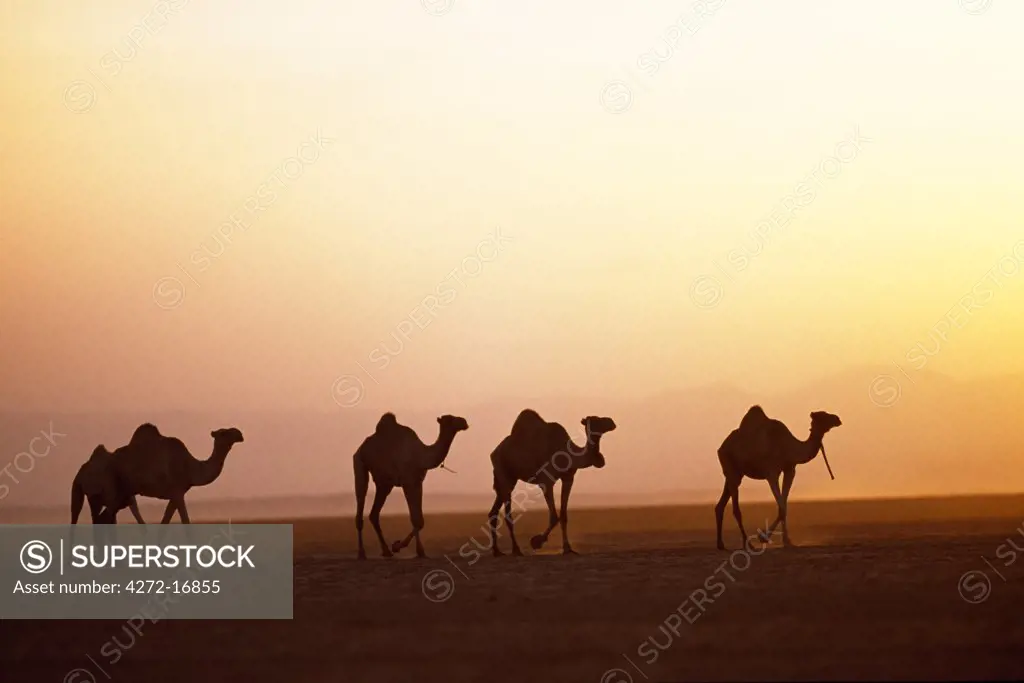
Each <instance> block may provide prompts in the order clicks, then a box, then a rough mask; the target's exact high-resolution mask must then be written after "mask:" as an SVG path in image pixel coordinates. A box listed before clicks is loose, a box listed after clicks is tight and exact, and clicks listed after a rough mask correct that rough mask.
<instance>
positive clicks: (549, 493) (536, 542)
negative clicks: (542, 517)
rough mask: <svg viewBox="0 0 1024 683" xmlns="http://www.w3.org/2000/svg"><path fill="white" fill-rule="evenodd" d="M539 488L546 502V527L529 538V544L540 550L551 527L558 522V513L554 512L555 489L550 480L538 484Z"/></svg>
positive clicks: (546, 539)
mask: <svg viewBox="0 0 1024 683" xmlns="http://www.w3.org/2000/svg"><path fill="white" fill-rule="evenodd" d="M563 485H564V484H563ZM540 490H541V491H542V492H543V493H544V502H545V503H547V504H548V528H547V529H545V530H544V533H543V534H537V535H536V536H534V537H533V538H531V539H530V546H531V547H532V548H533V549H534V550H540V549H541V548H542V547H544V544H545V543H547V541H548V536H549V535H550V534H551V531H552V529H554V528H555V525H556V524H558V513H556V512H555V489H554V488H553V487H552V485H551V482H544V483H543V484H540Z"/></svg>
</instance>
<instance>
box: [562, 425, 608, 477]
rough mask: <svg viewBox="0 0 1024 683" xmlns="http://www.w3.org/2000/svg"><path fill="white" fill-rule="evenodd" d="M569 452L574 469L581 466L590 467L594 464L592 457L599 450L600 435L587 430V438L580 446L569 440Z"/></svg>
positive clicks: (593, 457)
mask: <svg viewBox="0 0 1024 683" xmlns="http://www.w3.org/2000/svg"><path fill="white" fill-rule="evenodd" d="M569 445H570V448H571V449H572V451H571V453H572V455H573V456H575V457H574V458H573V464H574V466H575V468H576V469H580V468H583V467H590V466H592V465H593V464H594V459H595V457H596V456H597V454H598V453H600V452H601V435H600V434H595V433H593V432H590V431H589V430H588V431H587V440H586V442H585V443H584V444H583V447H582V448H578V447H577V446H576V444H574V443H572V442H570V444H569Z"/></svg>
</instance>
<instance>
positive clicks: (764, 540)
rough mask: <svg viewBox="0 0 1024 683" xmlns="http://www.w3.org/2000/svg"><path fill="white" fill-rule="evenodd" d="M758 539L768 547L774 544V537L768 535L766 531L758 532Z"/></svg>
mask: <svg viewBox="0 0 1024 683" xmlns="http://www.w3.org/2000/svg"><path fill="white" fill-rule="evenodd" d="M757 538H758V539H759V540H760V541H761V543H764V544H765V545H768V544H770V543H771V542H772V537H771V536H770V535H768V533H767V532H766V531H758V532H757Z"/></svg>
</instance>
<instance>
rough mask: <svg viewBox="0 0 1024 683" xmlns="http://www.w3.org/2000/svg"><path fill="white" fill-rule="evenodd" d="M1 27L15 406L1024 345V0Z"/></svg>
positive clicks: (706, 369) (624, 392) (656, 375)
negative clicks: (782, 220) (771, 222)
mask: <svg viewBox="0 0 1024 683" xmlns="http://www.w3.org/2000/svg"><path fill="white" fill-rule="evenodd" d="M968 10H970V11H968ZM979 10H980V11H979ZM701 15H702V16H701ZM144 22H146V23H148V24H149V25H150V26H151V27H152V28H151V29H142V28H139V27H140V26H143V25H144ZM0 25H2V26H3V27H4V28H3V40H2V41H0V69H2V71H3V73H4V74H5V76H4V78H5V85H4V88H3V90H2V93H0V109H2V111H3V112H4V115H3V120H4V125H3V126H2V128H0V187H2V190H0V195H2V197H3V199H2V210H3V211H2V213H3V218H2V225H0V338H2V348H3V353H2V354H0V383H2V385H3V393H2V404H0V408H3V409H5V410H39V411H48V410H72V411H75V410H100V411H104V410H111V411H114V410H121V409H126V408H131V409H136V410H145V409H154V410H156V409H175V408H202V409H216V410H218V411H230V410H233V409H239V410H240V409H286V408H287V409H299V410H303V409H310V410H340V409H339V408H338V402H339V397H340V402H342V403H344V402H346V401H348V400H349V398H350V397H355V396H356V393H358V395H359V396H358V397H359V399H360V406H361V407H364V408H373V409H378V408H379V409H386V408H389V407H391V406H394V405H401V406H413V407H416V408H419V409H432V406H438V408H439V410H438V412H449V409H446V408H443V407H442V406H447V405H454V406H456V407H455V408H451V409H450V411H451V412H458V410H457V407H458V406H464V405H467V404H470V403H471V402H480V401H483V402H486V401H489V400H497V399H502V398H507V397H519V396H521V397H535V396H557V395H572V396H598V397H617V398H621V397H644V396H650V395H656V394H658V393H659V392H664V391H668V390H673V389H679V388H685V387H692V386H696V385H702V384H707V383H719V382H722V383H729V384H733V385H735V386H737V387H740V388H742V389H744V390H747V391H751V392H754V393H757V392H766V391H777V390H785V389H787V388H790V387H794V386H797V385H800V384H804V383H808V382H812V381H814V380H816V379H818V378H821V377H826V376H829V375H832V374H835V373H840V372H843V371H845V370H847V369H848V368H851V367H857V366H864V365H886V364H891V363H892V362H893V361H897V362H899V363H900V364H901V365H904V366H906V367H907V368H908V369H909V368H911V367H914V368H915V369H917V368H916V366H914V365H913V362H912V359H913V357H914V352H913V349H914V348H915V345H916V344H918V343H921V344H922V345H927V347H928V348H930V349H933V350H934V349H935V348H936V341H935V339H936V337H935V336H934V335H935V332H934V330H940V331H943V332H944V334H945V336H946V340H944V341H941V352H939V353H936V354H935V355H934V356H933V357H929V358H928V360H927V364H928V368H929V369H930V370H935V371H938V372H942V373H945V374H948V375H950V376H953V377H958V378H972V377H979V376H989V375H1001V374H1008V373H1021V372H1024V354H1022V353H1021V349H1022V346H1024V316H1022V315H1021V311H1022V310H1024V274H1022V273H1021V272H1020V271H1021V269H1022V268H1024V193H1022V192H1021V188H1022V187H1024V165H1022V164H1021V163H1020V159H1021V157H1022V154H1024V128H1022V127H1021V121H1024V98H1022V95H1021V92H1022V91H1021V87H1020V85H1021V82H1020V75H1021V74H1020V69H1021V65H1022V64H1024V47H1022V42H1021V35H1020V29H1021V26H1024V4H1021V3H1019V2H1014V1H1012V0H993V1H992V2H990V3H985V2H977V1H975V2H962V3H958V2H957V0H942V1H935V0H914V1H910V0H906V1H904V2H899V3H893V2H889V1H884V2H883V1H882V0H870V1H865V2H860V3H850V2H846V1H838V0H801V1H793V2H788V3H784V4H778V3H762V2H755V1H754V0H728V2H721V1H718V2H714V1H711V0H708V2H706V3H704V4H698V5H691V4H689V3H686V2H670V1H664V2H662V1H654V0H652V1H651V2H645V3H635V2H626V1H624V0H622V1H619V2H608V1H599V2H595V1H593V0H591V1H588V2H582V1H577V0H574V1H572V2H558V3H551V2H542V1H540V0H531V1H525V2H515V3H498V2H476V1H470V0H455V1H454V2H453V3H445V2H443V1H440V0H436V1H431V2H426V3H419V2H404V3H391V2H348V1H344V0H332V1H331V2H327V1H312V0H306V1H302V0H300V1H298V2H293V3H287V4H285V5H274V4H272V3H247V2H241V1H240V0H235V1H229V0H225V1H224V2H217V3H204V2H197V1H194V0H193V1H192V2H187V0H170V1H169V2H162V3H157V4H156V5H154V4H153V3H152V2H150V1H149V0H146V1H140V0H130V1H128V0H111V1H109V2H104V3H101V4H100V5H98V6H97V5H94V4H81V5H75V4H68V3H66V2H61V1H58V0H41V1H36V2H19V3H7V4H5V5H4V8H3V9H2V10H0ZM666 40H670V41H674V42H675V43H676V44H675V46H674V48H669V47H668V46H667V44H666ZM133 41H134V42H133ZM136 43H138V44H136ZM670 50H671V51H670ZM655 51H657V54H658V55H660V57H661V58H662V59H663V60H664V61H655V58H654V57H653V56H652V55H654V54H655ZM852 140H857V141H858V142H857V143H856V144H852V143H850V142H849V141H852ZM843 145H845V146H843ZM837 154H838V155H840V156H845V157H846V160H845V161H842V162H835V161H829V158H830V157H833V156H835V155H837ZM296 155H298V156H301V157H304V158H305V159H306V160H307V161H304V162H301V163H299V162H296V161H294V160H292V161H287V160H288V159H289V158H290V157H295V156H296ZM812 172H816V173H817V175H816V176H811V174H812ZM289 176H292V177H289ZM809 177H810V178H809ZM802 184H804V185H802ZM811 187H813V188H814V190H813V193H811V192H810V190H809V188H811ZM801 196H803V197H804V199H803V200H801V199H800V197H801ZM787 197H789V198H790V201H788V202H787V201H785V200H786V198H787ZM793 197H796V201H801V202H803V201H806V203H805V204H803V205H801V206H800V208H799V209H798V212H797V213H796V214H795V215H792V214H790V220H788V223H787V224H786V225H785V226H784V227H782V228H777V227H773V228H770V229H769V227H770V226H766V225H765V224H763V222H764V221H765V220H766V219H768V218H769V216H771V215H773V213H774V215H775V216H776V217H778V216H781V215H783V214H785V209H784V207H785V206H786V205H787V204H788V205H789V206H790V207H792V206H793V201H794V200H793ZM257 203H259V204H260V210H259V211H255V212H250V211H249V210H248V209H247V208H246V207H252V206H255V205H256V204H257ZM780 211H781V213H780ZM232 217H234V218H237V219H238V220H239V221H240V223H241V224H242V225H246V226H248V227H247V229H244V230H243V229H242V228H240V227H238V225H237V224H236V226H234V227H233V228H231V230H232V232H230V233H229V238H230V242H228V241H227V240H226V239H225V238H224V237H223V236H218V234H217V231H218V230H221V231H223V232H227V231H228V228H222V227H221V226H222V225H223V224H225V223H226V222H228V221H230V220H232ZM759 226H760V227H759ZM759 234H760V235H761V237H760V238H759V237H758V235H759ZM495 235H500V236H501V238H500V239H496V237H495ZM765 235H767V237H765ZM758 240H760V242H759V241H758ZM737 250H739V251H737ZM744 250H745V253H746V256H743V254H744ZM1015 250H1016V251H1015ZM755 252H756V253H755ZM479 256H482V257H484V258H479ZM740 263H743V264H745V267H743V268H742V269H741V268H740V267H738V264H740ZM993 269H995V270H993ZM968 295H970V296H972V297H973V298H972V299H969V300H968V301H967V302H966V303H963V297H965V296H968ZM430 297H433V299H430ZM425 301H427V302H428V303H430V302H431V301H432V302H433V303H432V306H431V307H430V310H429V311H425V309H424V308H423V306H424V302H425ZM958 307H959V308H958ZM965 307H966V308H965ZM965 310H966V311H967V312H966V313H965V312H964V311H965ZM944 318H945V319H946V320H947V321H953V322H951V323H948V324H947V323H942V322H941V321H942V320H943V319H944ZM410 320H412V322H410ZM403 335H404V338H403ZM398 340H401V347H400V351H399V350H398V349H399V341H398ZM908 352H909V357H908ZM919 355H920V354H918V356H919ZM385 361H386V363H385ZM371 376H372V377H371ZM339 378H343V382H342V384H341V385H338V384H337V382H338V380H339ZM346 378H347V379H346ZM351 378H355V379H351ZM346 382H347V384H346ZM353 382H354V384H353ZM353 387H355V388H353ZM801 429H803V425H801Z"/></svg>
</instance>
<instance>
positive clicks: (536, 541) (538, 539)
mask: <svg viewBox="0 0 1024 683" xmlns="http://www.w3.org/2000/svg"><path fill="white" fill-rule="evenodd" d="M546 540H548V539H546V538H544V537H543V536H541V535H540V534H537V535H536V536H534V537H533V538H531V539H530V547H531V548H533V549H534V550H540V549H541V548H543V547H544V542H545V541H546Z"/></svg>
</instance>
